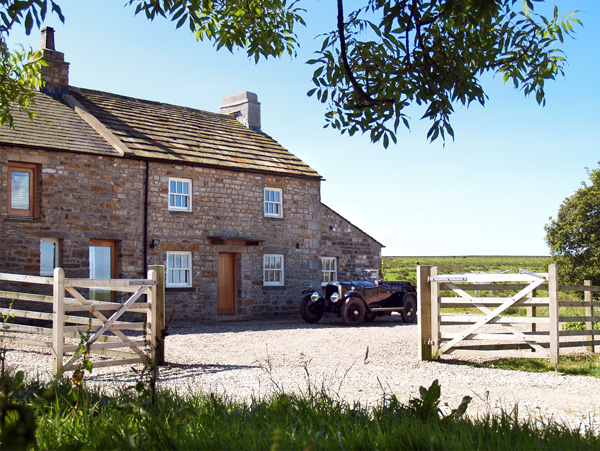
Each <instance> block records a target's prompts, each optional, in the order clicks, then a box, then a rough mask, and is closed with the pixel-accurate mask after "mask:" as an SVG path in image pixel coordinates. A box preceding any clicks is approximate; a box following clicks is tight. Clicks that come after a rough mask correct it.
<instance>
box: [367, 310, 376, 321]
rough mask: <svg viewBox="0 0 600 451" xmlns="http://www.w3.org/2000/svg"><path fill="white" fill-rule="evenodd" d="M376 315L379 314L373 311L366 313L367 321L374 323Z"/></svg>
mask: <svg viewBox="0 0 600 451" xmlns="http://www.w3.org/2000/svg"><path fill="white" fill-rule="evenodd" d="M376 317H377V315H375V313H373V312H368V313H365V323H372V322H373V321H375V318H376Z"/></svg>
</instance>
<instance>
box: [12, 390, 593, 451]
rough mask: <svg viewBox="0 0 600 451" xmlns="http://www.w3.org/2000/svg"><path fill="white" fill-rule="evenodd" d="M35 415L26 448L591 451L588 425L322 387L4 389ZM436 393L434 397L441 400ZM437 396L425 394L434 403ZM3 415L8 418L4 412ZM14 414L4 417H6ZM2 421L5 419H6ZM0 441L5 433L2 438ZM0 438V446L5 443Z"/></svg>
mask: <svg viewBox="0 0 600 451" xmlns="http://www.w3.org/2000/svg"><path fill="white" fill-rule="evenodd" d="M12 398H13V399H17V400H18V401H19V402H20V403H21V404H24V405H27V406H29V407H30V408H31V409H33V411H34V412H35V416H36V417H37V425H38V427H37V430H36V431H35V443H33V444H30V445H29V449H52V450H59V449H69V450H70V449H156V450H162V449H178V450H187V449H203V450H210V449H219V450H228V449H234V450H246V449H260V450H273V451H274V450H279V449H285V450H307V449H312V450H320V449H327V450H329V449H333V450H336V449H340V450H341V449H346V450H348V449H386V450H388V449H444V450H451V449H460V450H463V449H485V450H490V449H527V450H541V449H598V448H599V447H600V437H599V436H598V435H597V434H596V433H594V432H593V431H590V430H588V431H586V432H583V431H580V430H571V429H569V428H567V427H566V426H565V425H563V424H560V423H556V422H552V421H548V422H545V423H544V424H541V423H540V422H539V421H535V420H533V419H532V420H524V421H523V420H518V419H517V418H516V417H515V415H514V414H505V413H502V414H499V415H494V416H490V417H487V418H482V419H468V418H464V417H460V418H450V417H446V418H444V417H443V416H442V415H440V414H438V413H437V410H435V409H433V410H427V411H424V408H423V404H424V403H422V402H420V401H418V402H412V403H409V405H403V404H401V403H400V402H399V401H398V400H397V399H396V398H395V397H391V398H387V399H385V400H382V402H381V403H380V405H378V406H376V407H374V408H365V407H363V406H361V405H359V404H349V403H346V402H344V401H340V400H337V399H334V398H332V397H330V396H328V395H327V394H324V393H316V394H315V393H313V394H312V395H306V396H299V395H288V394H283V393H280V394H278V395H276V396H274V397H273V398H271V399H266V400H261V399H253V400H249V401H248V402H244V403H242V402H235V401H232V400H229V399H227V398H223V397H220V396H212V395H190V394H188V395H187V396H178V395H177V394H175V393H172V392H168V391H160V392H158V393H157V396H156V400H155V403H154V404H152V402H151V399H150V397H149V395H148V393H147V392H142V393H138V392H137V391H136V390H123V391H122V392H120V393H119V394H118V395H117V396H107V395H105V394H102V393H101V392H100V391H98V390H97V389H87V390H82V391H81V392H78V390H77V389H76V388H75V387H73V384H72V383H70V381H68V380H63V381H61V382H60V383H59V384H58V386H56V387H44V386H43V384H39V383H30V384H26V385H24V386H23V387H21V389H19V390H17V391H15V392H14V393H13V395H12ZM442 398H443V396H442ZM438 400H439V397H437V398H434V399H432V400H430V401H431V402H434V404H433V407H434V408H437V401H438ZM9 420H10V418H9ZM12 420H14V418H12ZM9 423H10V421H9ZM5 439H6V437H5ZM6 444H7V442H3V443H2V445H3V446H2V447H3V448H4V447H6V446H5V445H6Z"/></svg>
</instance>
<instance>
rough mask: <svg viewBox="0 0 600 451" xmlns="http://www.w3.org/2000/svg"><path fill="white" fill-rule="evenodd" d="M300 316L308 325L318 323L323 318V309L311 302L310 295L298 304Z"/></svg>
mask: <svg viewBox="0 0 600 451" xmlns="http://www.w3.org/2000/svg"><path fill="white" fill-rule="evenodd" d="M300 316H302V319H303V320H304V321H306V322H307V323H309V324H314V323H318V322H319V320H320V319H321V318H322V317H323V307H322V306H320V305H317V304H316V303H315V302H313V301H312V300H311V299H310V295H306V296H304V297H303V298H302V302H301V303H300Z"/></svg>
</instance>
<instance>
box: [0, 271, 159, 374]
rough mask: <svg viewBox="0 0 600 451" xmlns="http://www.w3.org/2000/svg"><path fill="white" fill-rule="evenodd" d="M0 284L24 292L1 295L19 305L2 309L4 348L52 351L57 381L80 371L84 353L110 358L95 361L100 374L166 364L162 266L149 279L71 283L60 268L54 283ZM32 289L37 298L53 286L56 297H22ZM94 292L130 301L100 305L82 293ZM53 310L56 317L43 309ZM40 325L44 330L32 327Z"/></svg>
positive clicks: (15, 278)
mask: <svg viewBox="0 0 600 451" xmlns="http://www.w3.org/2000/svg"><path fill="white" fill-rule="evenodd" d="M0 281H3V282H6V283H11V284H13V285H14V284H17V286H19V287H20V289H19V291H0V299H6V300H8V301H9V302H11V303H18V304H19V307H18V308H15V307H14V305H11V306H7V307H3V308H0V313H1V314H2V315H3V318H4V323H3V325H2V329H3V330H2V332H0V342H3V343H22V344H27V345H34V346H44V347H49V348H50V349H51V350H52V356H53V371H54V373H55V374H56V375H61V374H62V373H63V372H65V371H73V370H75V369H76V368H78V366H79V365H80V363H79V362H78V360H79V358H80V357H81V352H77V351H78V350H80V349H88V350H89V352H90V354H100V355H103V356H105V357H107V358H105V359H102V360H97V361H93V366H94V367H97V368H99V367H106V366H114V365H126V364H134V363H144V364H157V365H160V364H163V363H164V328H165V316H164V267H163V266H150V269H149V271H148V278H147V279H67V278H65V275H64V270H63V269H62V268H56V269H55V270H54V276H53V277H38V276H27V275H19V274H6V273H0ZM27 284H33V285H34V286H35V289H34V290H32V291H35V292H36V293H39V292H40V291H42V289H41V287H40V286H43V285H46V286H48V285H51V286H52V295H51V296H50V295H43V294H33V293H26V292H22V291H21V290H22V289H23V287H26V286H28V285H27ZM90 290H91V291H90ZM93 290H103V291H106V292H110V293H125V297H127V299H126V300H124V302H108V301H96V300H90V299H87V298H86V297H85V295H84V294H82V293H81V292H82V291H83V293H90V292H93ZM69 295H70V296H69ZM88 297H90V296H88ZM144 297H145V299H144ZM5 304H6V301H5ZM48 304H51V305H52V312H49V311H48V310H49V307H46V308H43V306H44V305H48ZM23 306H24V307H23ZM40 306H41V307H42V308H40ZM43 310H46V311H43ZM128 312H137V316H138V317H141V318H143V320H140V321H124V320H122V317H123V315H124V314H125V313H128ZM35 321H37V322H38V323H42V325H31V323H32V322H35ZM27 323H29V324H27ZM44 323H45V324H44ZM123 348H125V349H123ZM65 359H66V361H65Z"/></svg>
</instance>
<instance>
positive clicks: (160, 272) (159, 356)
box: [148, 265, 165, 365]
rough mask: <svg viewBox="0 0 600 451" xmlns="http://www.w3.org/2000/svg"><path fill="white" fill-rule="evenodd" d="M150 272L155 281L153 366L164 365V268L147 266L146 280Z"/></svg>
mask: <svg viewBox="0 0 600 451" xmlns="http://www.w3.org/2000/svg"><path fill="white" fill-rule="evenodd" d="M151 271H152V272H154V279H153V280H156V281H157V285H155V286H154V287H153V288H154V291H153V293H155V296H153V297H152V298H153V299H152V320H151V321H152V338H151V340H152V348H153V359H152V360H153V363H154V364H155V365H164V364H165V267H164V266H163V265H151V266H148V278H150V274H151Z"/></svg>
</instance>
